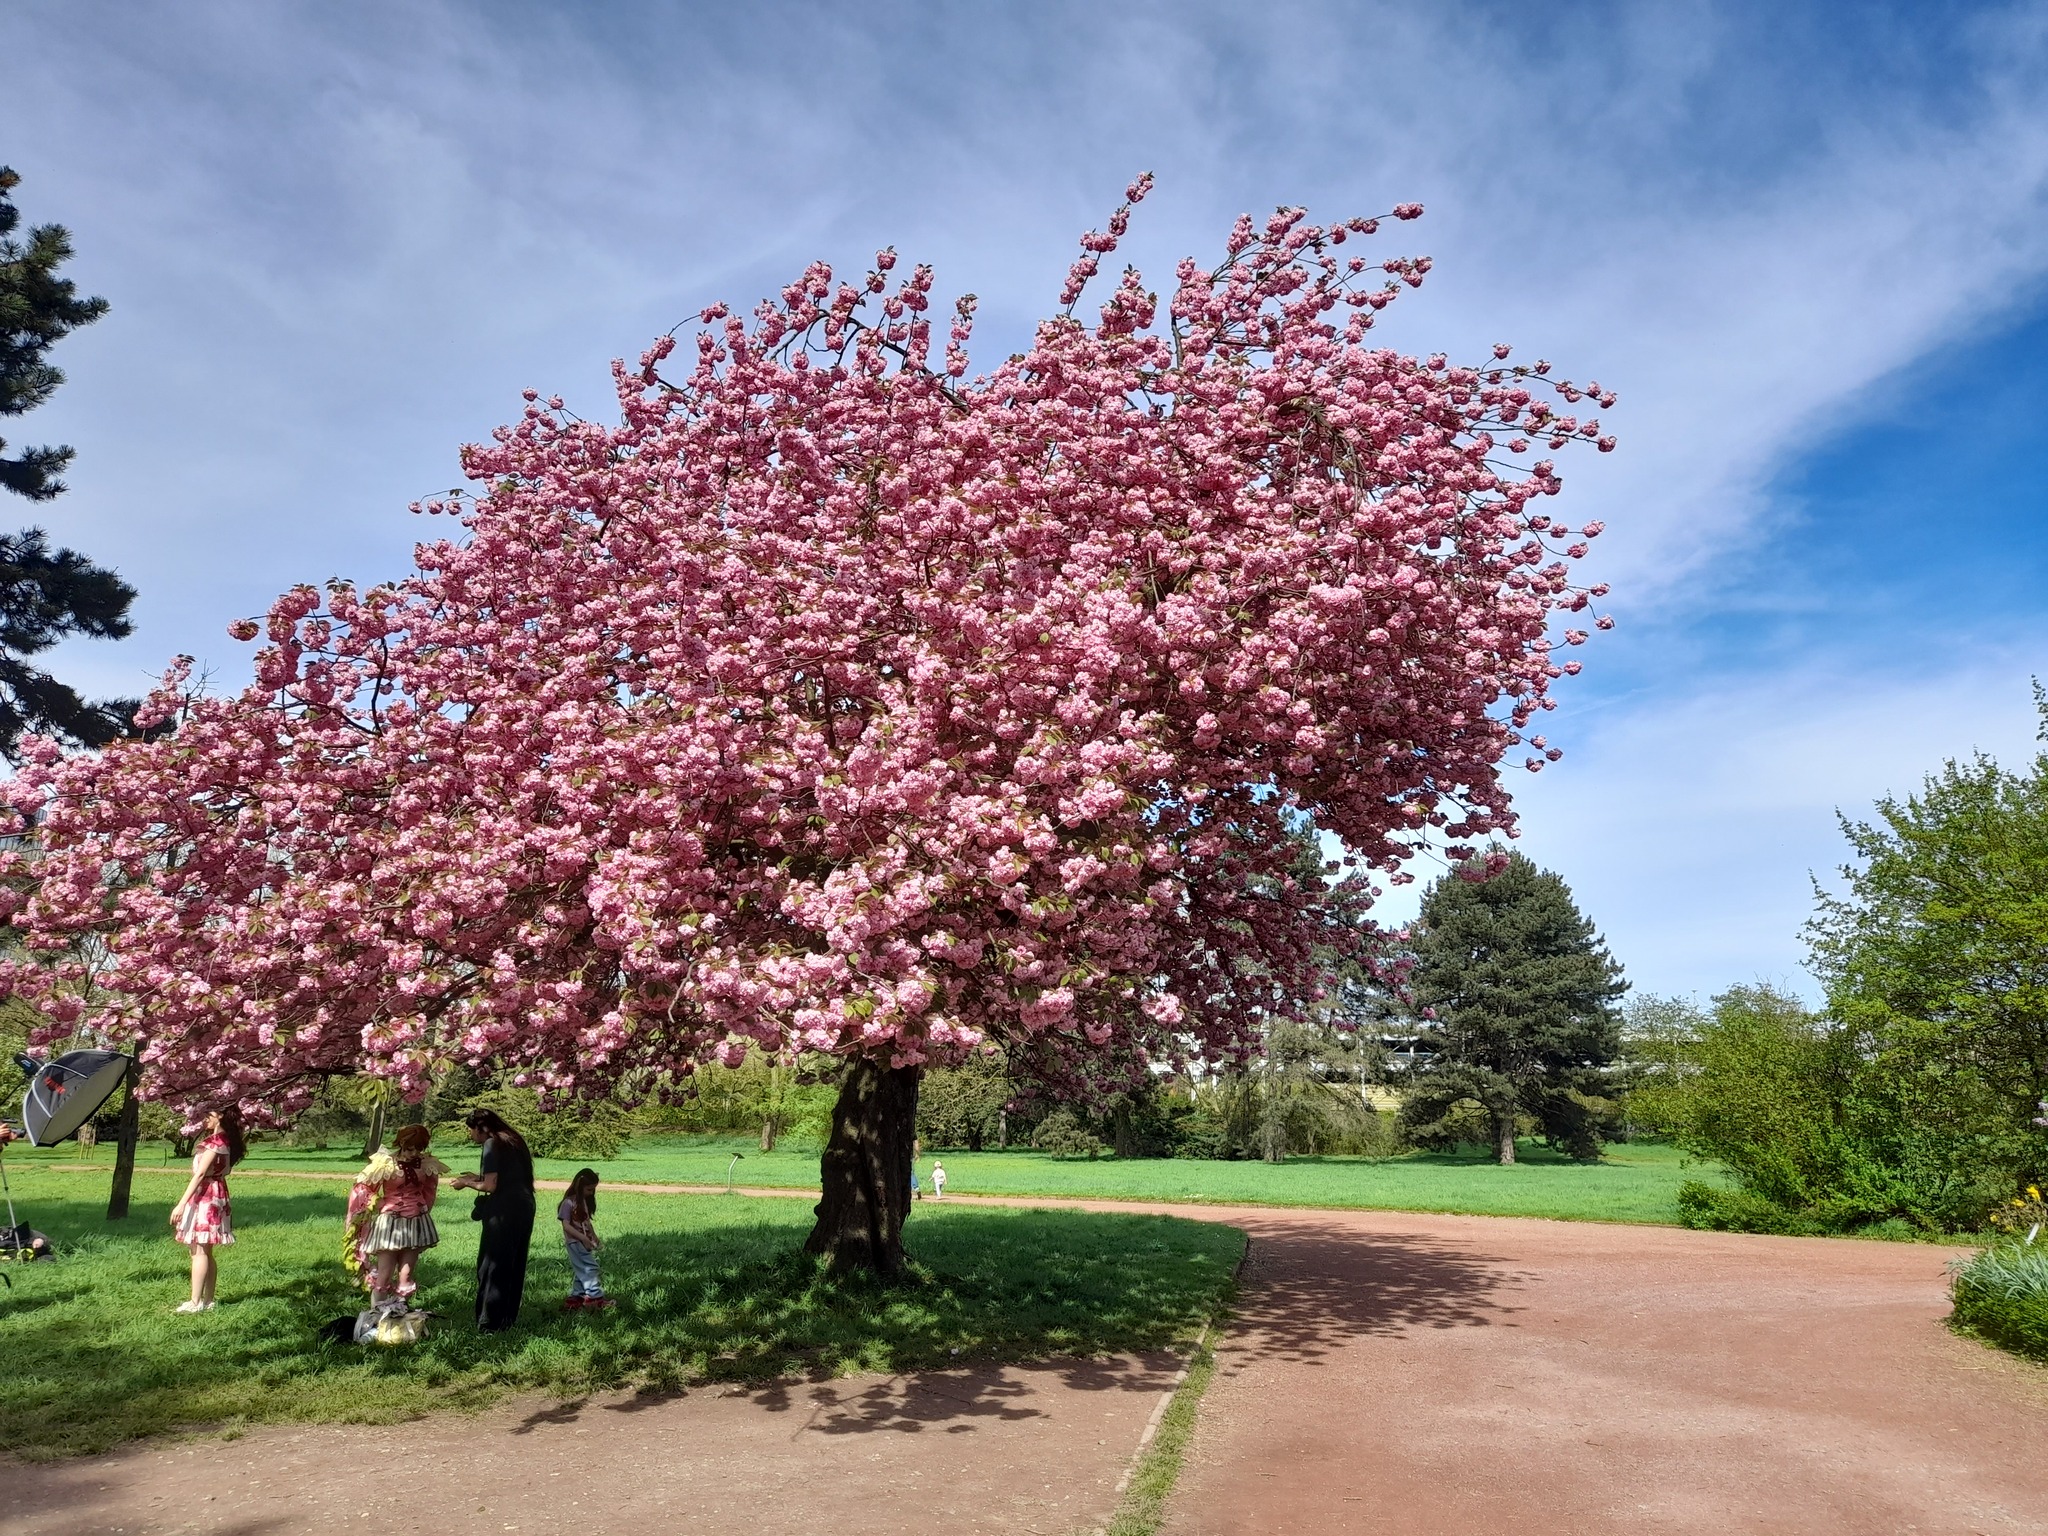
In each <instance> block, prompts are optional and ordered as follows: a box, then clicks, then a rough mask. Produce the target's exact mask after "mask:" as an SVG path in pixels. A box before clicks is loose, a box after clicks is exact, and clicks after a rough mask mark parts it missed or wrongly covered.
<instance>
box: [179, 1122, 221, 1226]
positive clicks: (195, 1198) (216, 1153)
mask: <svg viewBox="0 0 2048 1536" xmlns="http://www.w3.org/2000/svg"><path fill="white" fill-rule="evenodd" d="M209 1154H211V1160H210V1161H209V1162H208V1163H207V1165H206V1177H205V1178H203V1179H201V1180H200V1181H199V1188H198V1189H196V1190H194V1191H193V1194H192V1198H191V1199H190V1200H189V1201H187V1202H186V1204H185V1214H184V1215H182V1216H180V1217H179V1218H178V1241H179V1242H181V1243H184V1244H186V1245H187V1246H188V1247H189V1246H190V1245H191V1244H193V1243H203V1244H205V1245H206V1246H208V1247H211V1248H225V1247H227V1246H229V1245H230V1244H231V1243H233V1242H234V1240H235V1229H234V1224H233V1223H232V1222H231V1221H230V1220H229V1216H228V1141H227V1138H226V1137H225V1136H218V1135H216V1136H209V1137H207V1138H206V1139H205V1140H204V1141H202V1142H200V1143H199V1147H198V1150H197V1151H196V1152H195V1153H194V1154H193V1161H194V1162H195V1163H197V1162H198V1161H199V1159H200V1158H202V1157H207V1156H208V1155H209Z"/></svg>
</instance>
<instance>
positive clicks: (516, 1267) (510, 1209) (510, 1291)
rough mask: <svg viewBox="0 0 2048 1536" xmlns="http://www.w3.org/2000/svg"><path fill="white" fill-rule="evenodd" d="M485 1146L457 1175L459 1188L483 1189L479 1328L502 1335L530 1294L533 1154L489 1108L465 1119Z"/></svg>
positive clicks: (478, 1259) (478, 1260) (479, 1208)
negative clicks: (468, 1169)
mask: <svg viewBox="0 0 2048 1536" xmlns="http://www.w3.org/2000/svg"><path fill="white" fill-rule="evenodd" d="M463 1123H464V1124H466V1125H467V1126H468V1127H469V1139H470V1140H471V1141H473V1142H476V1143H477V1144H478V1145H479V1146H481V1147H482V1148H483V1149H484V1150H483V1157H482V1159H481V1161H480V1162H479V1163H478V1166H477V1171H476V1172H475V1173H463V1174H457V1175H456V1176H455V1178H453V1179H452V1180H450V1181H449V1182H450V1183H451V1184H452V1185H453V1186H454V1187H455V1188H457V1189H474V1190H478V1191H480V1192H481V1193H482V1196H483V1198H482V1199H480V1200H478V1201H477V1213H476V1214H477V1219H478V1220H479V1221H481V1222H482V1223H483V1224H484V1230H483V1238H482V1240H481V1241H480V1242H479V1243H478V1244H477V1250H476V1326H477V1329H478V1331H479V1332H482V1333H498V1332H501V1331H503V1330H504V1329H507V1328H510V1327H511V1326H512V1325H513V1324H514V1323H516V1322H518V1321H519V1303H520V1300H521V1298H522V1297H523V1296H524V1295H525V1294H526V1250H527V1248H528V1247H529V1246H531V1244H532V1242H533V1154H532V1153H531V1152H529V1151H527V1149H526V1139H525V1138H524V1137H522V1136H521V1135H520V1134H519V1133H518V1132H517V1131H515V1130H513V1129H512V1127H511V1126H509V1125H507V1124H506V1123H505V1122H504V1120H503V1119H502V1118H501V1117H500V1116H498V1115H496V1114H494V1113H493V1112H492V1111H490V1110H488V1109H477V1110H472V1111H470V1113H469V1116H468V1118H467V1119H466V1120H465V1121H464V1122H463Z"/></svg>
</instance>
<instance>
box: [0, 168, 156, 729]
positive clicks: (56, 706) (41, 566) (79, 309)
mask: <svg viewBox="0 0 2048 1536" xmlns="http://www.w3.org/2000/svg"><path fill="white" fill-rule="evenodd" d="M20 182H21V178H20V177H19V176H18V175H16V174H15V172H14V171H12V170H10V169H8V168H7V167H5V166H0V416H20V415H23V414H25V413H27V412H29V411H32V410H34V409H35V408H36V407H37V406H39V405H41V404H43V403H44V402H45V401H46V400H48V399H49V398H50V396H51V395H53V394H54V393H56V390H57V386H58V385H60V384H62V383H63V382H64V374H63V372H62V370H60V369H58V368H56V367H55V366H53V365H52V364H51V363H50V361H49V358H48V353H49V350H50V348H51V347H53V346H55V345H56V344H57V343H58V342H60V341H62V340H63V339H64V338H65V337H66V336H68V335H70V334H71V332H72V331H74V330H76V329H77V328H78V327H80V326H82V325H90V324H92V323H93V322H94V321H95V320H97V319H99V318H100V316H102V315H104V314H105V313H106V312H107V301H106V300H105V299H101V298H80V297H79V295H78V289H77V285H76V284H74V283H73V282H71V281H70V279H68V278H64V277H60V276H59V275H58V272H57V269H58V268H59V267H60V266H62V265H63V264H64V263H65V262H66V261H68V260H70V258H71V254H72V250H71V236H70V234H69V233H68V232H67V231H66V230H64V228H63V227H62V226H60V225H56V224H40V225H37V226H35V227H34V228H32V229H30V230H29V231H28V234H27V236H26V238H25V239H17V238H16V236H15V230H16V229H17V228H18V227H19V225H20V223H21V213H20V210H19V209H17V208H16V207H15V206H14V203H13V199H12V194H13V191H14V189H15V187H17V186H18V185H20ZM6 447H7V442H6V439H4V438H0V485H4V486H5V487H6V488H7V489H8V490H10V491H12V492H14V493H15V494H16V495H18V496H23V497H26V498H27V499H28V500H30V501H49V500H52V499H53V498H55V497H56V496H57V495H58V494H59V493H61V492H62V491H63V489H64V482H63V481H62V480H61V479H59V478H58V476H59V474H60V473H61V472H62V471H63V470H64V468H65V466H67V465H68V464H69V463H70V462H71V459H72V450H71V449H70V448H69V447H51V446H48V445H43V446H38V447H30V448H23V449H21V450H19V451H18V452H16V453H15V454H13V455H12V456H9V455H8V454H7V453H6V452H5V449H6ZM134 600H135V589H134V588H133V587H131V586H129V585H128V583H127V582H125V581H123V580H122V579H121V578H120V577H119V576H118V575H116V574H115V573H114V572H113V571H110V570H108V569H107V568H106V567H104V566H100V565H96V564H94V563H93V562H92V561H91V560H90V559H88V558H87V557H86V556H84V555H81V554H79V553H78V552H77V551H76V550H71V549H64V548H61V547H60V548H56V549H52V548H51V547H50V542H49V536H48V535H47V534H45V533H44V532H43V530H42V529H40V528H25V529H23V530H22V531H20V532H19V533H13V534H5V535H0V754H4V755H7V756H12V755H13V754H14V752H15V748H16V746H17V744H18V743H19V741H20V739H21V737H22V735H23V733H24V732H28V731H34V732H37V733H40V734H43V735H49V736H56V737H59V738H62V739H64V740H66V741H69V742H72V743H74V744H77V745H80V746H88V747H97V746H104V745H105V744H106V743H107V742H109V741H112V740H113V739H114V738H115V737H117V736H121V735H123V734H125V733H126V732H127V731H128V730H129V729H130V725H131V722H132V720H133V716H134V711H135V701H134V700H132V699H112V700H103V701H99V702H92V701H88V700H86V699H84V698H82V697H80V695H79V694H78V692H77V691H76V690H75V689H73V688H72V687H70V686H69V685H68V684H66V683H62V682H59V681H58V680H57V679H56V678H54V677H52V676H51V675H50V674H49V673H48V672H47V671H45V670H43V669H42V668H41V667H39V666H37V665H35V664H33V663H32V662H31V660H30V658H31V657H34V656H37V655H39V654H40V653H42V652H44V651H47V650H48V649H50V647H52V646H53V645H55V644H57V642H59V641H60V640H64V639H68V638H70V637H72V636H74V635H82V636H86V637H89V638H93V639H102V640H119V639H122V638H124V637H125V636H127V635H128V634H129V633H131V632H132V630H133V629H134V625H133V624H132V623H131V622H130V621H129V618H128V608H129V605H130V604H131V603H133V602H134Z"/></svg>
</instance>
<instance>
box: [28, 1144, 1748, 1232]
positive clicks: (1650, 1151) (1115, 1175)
mask: <svg viewBox="0 0 2048 1536" xmlns="http://www.w3.org/2000/svg"><path fill="white" fill-rule="evenodd" d="M52 1151H54V1152H55V1153H58V1154H68V1155H70V1156H75V1155H76V1154H75V1152H68V1149H65V1148H55V1149H52ZM440 1151H441V1155H442V1156H443V1157H445V1158H446V1159H447V1160H448V1161H449V1162H451V1163H455V1164H456V1165H458V1166H466V1164H467V1160H468V1157H469V1148H468V1147H467V1146H466V1145H458V1146H450V1147H443V1148H441V1149H440ZM734 1153H738V1154H740V1158H739V1161H738V1162H737V1163H735V1162H734V1161H733V1154H734ZM12 1155H13V1154H10V1156H12ZM48 1155H49V1154H46V1153H38V1154H36V1156H38V1157H44V1156H48ZM160 1155H161V1154H160V1153H158V1152H156V1151H155V1150H154V1149H145V1151H144V1155H143V1161H144V1162H145V1163H148V1162H150V1160H151V1159H152V1158H155V1157H158V1156H160ZM1518 1155H1519V1156H1520V1158H1521V1161H1520V1162H1518V1163H1517V1164H1515V1165H1514V1166H1513V1167H1510V1168H1502V1167H1499V1166H1497V1165H1496V1164H1495V1163H1494V1162H1493V1160H1492V1158H1491V1156H1490V1154H1488V1153H1486V1152H1484V1151H1481V1150H1479V1149H1476V1148H1474V1149H1471V1150H1468V1151H1461V1152H1455V1153H1410V1154H1408V1155H1407V1156H1404V1157H1398V1158H1391V1159H1387V1160H1385V1161H1379V1162H1372V1161H1368V1160H1366V1159H1364V1158H1356V1157H1292V1158H1289V1159H1288V1160H1287V1161H1286V1162H1284V1163H1277V1164H1276V1163H1260V1162H1230V1163H1226V1162H1216V1161H1211V1160H1208V1159H1186V1158H1135V1159H1131V1160H1128V1161H1123V1160H1119V1159H1117V1158H1114V1157H1104V1158H1101V1159H1098V1160H1097V1161H1094V1162H1089V1161H1086V1160H1085V1159H1083V1160H1078V1161H1066V1160H1061V1159H1055V1158H1052V1157H1048V1156H1047V1155H1045V1154H1044V1153H1042V1152H1030V1151H1010V1152H944V1153H940V1154H939V1156H940V1157H941V1159H942V1160H943V1161H944V1162H945V1165H946V1172H947V1175H948V1180H949V1182H948V1183H947V1186H946V1188H947V1192H948V1193H949V1194H953V1195H1050V1196H1055V1197H1058V1196H1069V1197H1072V1198H1075V1199H1094V1200H1157V1201H1169V1202H1177V1203H1187V1204H1206V1205H1301V1206H1316V1207H1323V1208H1328V1209H1358V1210H1389V1211H1437V1212H1445V1213H1465V1214H1470V1215H1475V1216H1546V1217H1554V1218H1557V1219H1560V1220H1566V1221H1617V1222H1643V1223H1650V1224H1664V1225H1676V1224H1677V1223H1678V1186H1679V1185H1680V1184H1682V1183H1684V1182H1685V1181H1686V1180H1687V1179H1699V1180H1702V1181H1704V1182H1707V1183H1711V1184H1719V1183H1721V1182H1723V1181H1724V1175H1723V1174H1722V1171H1721V1170H1720V1169H1719V1168H1717V1167H1715V1166H1713V1165H1712V1164H1705V1163H1701V1162H1699V1161H1697V1160H1696V1159H1691V1158H1688V1157H1687V1156H1686V1155H1685V1154H1684V1153H1682V1152H1680V1151H1678V1150H1677V1149H1676V1148H1674V1147H1669V1146H1664V1145H1661V1144H1658V1143H1645V1142H1632V1143H1627V1144H1623V1145H1615V1146H1610V1147H1609V1148H1608V1149H1607V1155H1606V1156H1605V1157H1604V1158H1602V1159H1601V1161H1599V1162H1598V1163H1575V1162H1573V1161H1571V1159H1569V1158H1566V1157H1562V1156H1560V1155H1558V1154H1557V1153H1555V1152H1551V1151H1548V1150H1547V1149H1545V1148H1544V1147H1542V1146H1541V1145H1539V1144H1537V1143H1534V1142H1524V1143H1523V1144H1522V1146H1521V1148H1520V1150H1519V1154H1518ZM109 1156H110V1154H109V1153H108V1152H107V1151H106V1149H104V1148H102V1149H101V1150H100V1152H99V1153H98V1157H99V1159H100V1160H101V1161H102V1162H104V1161H105V1160H106V1159H107V1158H108V1157H109ZM931 1161H932V1157H931V1154H929V1153H927V1154H926V1156H925V1157H924V1158H922V1159H921V1160H920V1162H919V1165H918V1166H919V1167H920V1169H922V1170H923V1171H924V1172H925V1173H926V1174H927V1175H928V1174H929V1173H930V1170H931ZM250 1166H251V1167H255V1168H279V1169H299V1170H308V1171H313V1170H324V1171H336V1172H338V1171H353V1170H354V1169H355V1168H357V1167H359V1166H361V1165H360V1161H359V1160H358V1159H357V1158H356V1157H355V1156H354V1153H353V1152H352V1151H348V1150H342V1149H339V1148H336V1149H330V1150H328V1151H324V1152H323V1151H314V1150H311V1149H304V1150H297V1149H292V1148H287V1147H279V1146H274V1145H260V1146H258V1147H257V1149H256V1150H255V1151H254V1152H253V1153H251V1155H250ZM581 1166H583V1161H582V1160H577V1159H573V1158H571V1159H556V1160H553V1161H549V1160H545V1159H544V1160H543V1161H542V1162H541V1164H540V1167H539V1172H540V1176H541V1177H542V1178H544V1179H545V1178H553V1179H567V1178H568V1176H569V1175H570V1174H571V1173H573V1172H574V1171H575V1170H576V1169H577V1168H579V1167H581ZM595 1166H596V1167H597V1168H598V1170H599V1171H600V1173H601V1174H602V1175H603V1177H604V1179H605V1180H606V1181H607V1182H610V1183H635V1182H638V1183H648V1184H696V1185H709V1186H714V1187H722V1186H723V1185H724V1183H725V1181H726V1176H727V1172H728V1170H730V1171H731V1174H732V1178H733V1180H734V1182H735V1183H736V1184H738V1185H741V1186H746V1185H754V1186H756V1187H762V1188H779V1189H815V1188H817V1184H818V1150H817V1148H816V1147H815V1146H810V1145H805V1144H801V1143H785V1144H784V1145H783V1146H782V1147H779V1148H778V1149H777V1150H775V1151H774V1152H763V1151H761V1150H760V1147H759V1146H758V1145H757V1144H756V1143H755V1142H754V1141H753V1140H752V1139H751V1138H746V1137H736V1136H664V1137H648V1138H644V1139H641V1140H636V1141H633V1142H629V1143H628V1144H627V1146H626V1148H625V1150H624V1151H623V1152H622V1153H620V1155H619V1156H618V1157H616V1158H613V1159H611V1160H609V1161H606V1162H601V1163H597V1164H595ZM927 1191H929V1181H928V1180H927ZM923 1204H924V1205H925V1206H930V1205H931V1201H930V1200H926V1201H924V1202H923Z"/></svg>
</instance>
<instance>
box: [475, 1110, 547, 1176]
mask: <svg viewBox="0 0 2048 1536" xmlns="http://www.w3.org/2000/svg"><path fill="white" fill-rule="evenodd" d="M462 1123H463V1124H464V1125H466V1126H468V1127H469V1128H470V1129H471V1130H472V1131H482V1132H483V1133H484V1134H485V1135H486V1136H488V1137H490V1138H491V1139H492V1140H493V1141H495V1142H498V1143H500V1144H502V1145H504V1146H508V1147H511V1148H514V1149H515V1150H516V1151H517V1152H518V1153H519V1155H520V1156H521V1157H523V1158H525V1159H526V1161H527V1162H528V1163H529V1164H531V1163H532V1162H533V1153H532V1152H531V1151H529V1150H528V1149H527V1146H526V1138H525V1137H524V1136H522V1135H520V1134H519V1133H518V1132H517V1131H515V1130H513V1129H512V1127H511V1126H510V1125H509V1124H507V1123H506V1120H505V1117H504V1116H503V1115H501V1114H499V1113H498V1112H497V1111H496V1110H495V1109H472V1110H471V1111H470V1112H469V1113H468V1114H467V1115H465V1116H463V1119H462Z"/></svg>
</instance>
